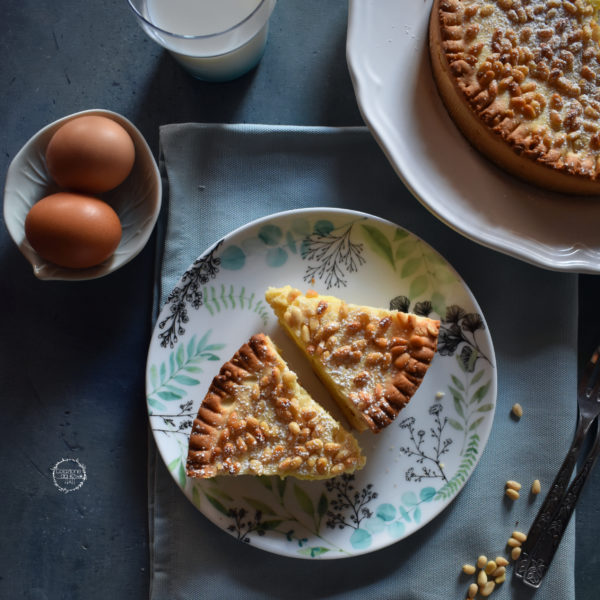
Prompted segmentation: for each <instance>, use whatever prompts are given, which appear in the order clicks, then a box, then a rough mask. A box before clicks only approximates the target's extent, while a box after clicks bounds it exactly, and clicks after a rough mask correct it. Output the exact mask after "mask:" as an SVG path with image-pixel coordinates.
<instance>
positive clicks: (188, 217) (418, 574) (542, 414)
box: [149, 124, 577, 600]
mask: <svg viewBox="0 0 600 600" xmlns="http://www.w3.org/2000/svg"><path fill="white" fill-rule="evenodd" d="M160 142H161V168H162V171H163V176H164V178H165V183H166V184H167V185H165V201H166V213H167V214H166V215H165V216H166V229H164V230H163V231H162V233H163V234H164V255H163V257H162V263H161V264H160V265H159V272H158V273H157V278H158V279H157V283H159V290H158V295H157V303H159V304H160V306H162V305H163V304H164V302H165V299H166V297H167V295H168V293H169V292H170V290H171V289H172V288H173V287H174V285H175V284H176V283H177V281H178V279H179V278H180V277H181V275H182V274H183V272H184V271H185V269H186V268H187V267H188V266H189V265H190V264H191V263H192V261H193V260H194V259H195V258H196V257H197V256H198V255H200V254H201V253H202V252H203V251H204V250H205V249H207V248H208V247H209V246H211V245H212V244H213V243H215V242H216V241H218V240H219V238H221V237H222V236H223V235H225V234H227V233H229V232H230V231H232V230H233V229H235V228H237V227H239V226H241V225H244V224H246V223H248V222H250V221H252V220H254V219H256V218H258V217H262V216H265V215H268V214H271V213H275V212H279V211H282V210H290V209H294V208H305V207H317V206H327V207H343V208H348V209H354V210H361V211H364V212H368V213H371V214H374V215H377V216H379V217H383V218H386V219H389V220H391V221H394V222H396V223H397V224H399V225H401V226H402V227H405V228H407V229H409V230H410V231H412V232H413V233H415V234H416V235H418V236H420V237H422V238H423V239H425V240H426V241H427V242H429V243H430V244H431V245H432V246H433V247H434V248H436V249H437V250H438V251H439V252H441V254H442V255H444V256H445V257H446V259H447V260H448V261H449V262H450V263H451V264H452V265H454V267H455V268H456V269H457V270H458V272H459V273H460V274H461V276H462V277H463V278H464V280H465V281H466V282H467V285H469V287H470V288H471V290H472V291H473V293H474V295H475V297H476V298H477V300H478V302H479V304H480V306H481V308H482V311H483V313H484V315H485V317H486V319H487V323H488V326H489V329H490V332H491V335H492V339H493V341H494V345H495V351H496V362H497V369H498V388H499V393H498V400H497V410H496V416H495V421H494V426H493V430H492V434H491V436H490V439H489V442H488V445H487V448H486V449H485V452H484V453H483V457H482V459H481V462H480V464H479V465H478V467H477V468H476V469H475V472H474V473H473V475H472V477H471V478H470V480H469V482H468V483H467V485H466V487H465V488H464V489H463V490H462V492H461V493H460V494H459V495H458V497H457V498H456V499H455V500H454V501H453V502H452V503H451V504H450V506H448V507H447V508H446V509H445V510H444V511H443V512H442V513H441V514H440V515H439V516H438V517H437V518H435V519H434V520H433V521H432V522H431V523H429V524H428V525H426V526H425V527H423V528H422V529H421V530H419V531H418V532H416V533H415V534H413V535H412V536H410V537H408V538H407V539H405V540H403V541H401V542H398V543H396V544H394V545H392V546H390V547H388V548H385V549H382V550H378V551H376V552H373V553H371V554H366V555H363V556H359V557H353V558H348V559H342V560H333V561H332V560H326V561H317V560H301V559H292V558H286V557H280V556H277V555H274V554H270V553H267V552H265V551H262V550H260V549H257V548H255V547H253V546H251V545H247V544H243V543H241V542H238V541H236V540H235V539H234V538H233V537H231V536H230V535H229V534H227V533H225V532H223V531H221V530H220V529H219V528H217V527H216V526H215V525H213V524H212V523H211V522H209V521H208V519H206V518H205V517H204V516H203V515H202V514H201V513H200V512H198V511H197V510H196V509H195V508H194V507H193V506H192V504H191V503H190V502H189V501H188V500H187V499H186V498H185V497H184V495H183V493H182V492H181V491H180V490H179V489H178V488H177V486H176V484H175V483H174V481H173V480H172V478H171V476H170V475H169V473H168V471H167V469H166V467H165V465H164V464H163V462H162V459H161V458H160V456H158V454H157V453H156V452H154V446H153V443H151V451H152V452H151V457H150V473H149V481H150V490H149V503H150V529H151V540H150V545H151V563H152V564H151V567H152V570H151V598H152V599H153V600H177V599H186V600H188V599H197V598H200V599H205V598H206V599H213V598H214V599H220V598H223V599H228V600H229V599H231V598H236V599H238V600H246V599H254V598H256V599H265V598H282V599H317V598H327V599H333V598H340V599H341V598H343V599H344V600H347V599H353V598H361V599H365V600H370V599H373V600H375V599H377V600H379V599H396V598H398V599H406V600H425V599H431V600H434V599H435V600H440V599H441V598H457V599H459V598H464V597H465V596H466V590H467V586H468V584H469V583H470V582H471V581H472V580H473V578H467V577H466V576H464V575H462V574H461V566H462V565H463V564H464V563H466V562H470V563H474V562H475V560H476V558H477V556H478V555H480V554H487V555H488V556H489V557H495V556H496V555H498V554H501V553H503V554H504V555H506V554H507V549H506V546H505V545H506V541H507V540H508V537H509V536H510V534H511V533H512V531H513V530H514V529H515V528H517V529H522V530H525V531H526V530H527V529H528V527H529V525H530V523H531V521H532V520H533V517H534V516H535V513H536V511H537V508H538V507H539V505H540V503H541V500H542V498H541V496H540V497H538V498H537V499H534V500H532V499H531V498H528V494H527V491H526V490H525V493H524V494H523V495H522V497H521V498H520V499H519V500H518V501H516V502H512V501H510V500H508V499H506V498H505V497H504V496H503V490H504V484H505V482H506V480H507V479H516V480H518V481H520V482H522V483H523V485H524V488H527V489H528V488H529V486H530V485H531V482H532V481H533V479H536V478H537V479H540V481H541V482H542V486H543V491H544V492H545V491H547V490H548V486H549V484H550V482H551V481H552V479H553V477H554V475H555V473H556V471H557V470H558V467H559V465H560V462H561V461H562V458H563V457H564V454H565V453H566V450H567V448H568V446H569V443H570V439H571V436H572V434H573V430H574V424H575V418H576V403H575V389H576V367H577V365H576V355H577V344H576V331H577V276H576V275H571V274H561V273H554V272H550V271H546V270H542V269H539V268H536V267H534V266H530V265H527V264H525V263H522V262H519V261H517V260H514V259H512V258H509V257H507V256H504V255H502V254H499V253H496V252H494V251H491V250H488V249H486V248H483V247H481V246H479V245H477V244H475V243H473V242H471V241H469V240H467V239H465V238H463V237H461V236H460V235H458V234H457V233H455V232H454V231H452V230H451V229H449V228H448V227H447V226H445V225H444V224H442V223H441V222H440V221H438V220H437V219H436V218H435V217H433V216H432V215H431V214H429V213H428V211H427V210H426V209H425V208H424V207H423V206H422V205H421V204H420V203H419V202H418V201H417V200H415V199H414V198H413V197H412V196H411V194H410V193H409V192H408V191H407V189H406V188H405V187H404V186H403V185H402V183H401V181H400V180H399V178H398V177H397V175H396V174H395V173H394V171H393V169H392V168H391V166H390V165H389V163H388V161H387V160H386V159H385V157H384V155H383V153H382V152H381V150H380V148H379V147H378V146H377V144H376V143H375V141H374V140H373V138H372V137H371V135H370V133H369V131H368V130H367V129H365V128H349V129H337V128H336V129H333V128H305V127H302V128H300V127H273V126H254V125H239V126H224V125H200V124H178V125H168V126H164V127H162V128H161V131H160ZM432 143H433V142H432ZM440 193H441V194H442V193H443V190H440ZM161 245H162V243H161ZM517 401H518V402H520V403H521V404H522V405H523V407H524V410H525V414H524V416H523V418H522V419H521V421H520V422H518V423H517V422H515V421H514V420H513V419H511V417H510V409H511V406H512V405H513V403H514V402H517ZM574 538H575V532H574V522H572V523H571V525H570V526H569V529H568V530H567V532H566V534H565V537H564V539H563V542H562V545H561V546H560V549H559V551H558V554H557V556H556V557H555V560H554V563H553V564H552V567H551V569H550V572H549V574H548V575H547V577H546V579H545V581H544V583H543V585H542V588H541V589H540V590H539V591H538V592H537V594H536V598H537V600H543V599H546V598H547V599H553V600H556V599H563V598H564V599H567V598H568V599H572V598H574V597H575V589H574V556H575V551H574V548H575V544H574V541H575V540H574ZM510 575H511V571H509V577H508V579H507V581H506V582H505V583H504V584H502V585H501V586H500V587H499V588H497V589H496V591H495V592H494V594H493V598H496V599H498V600H500V599H502V598H530V597H531V590H530V589H528V588H524V587H523V586H522V584H520V583H513V581H512V578H511V577H510Z"/></svg>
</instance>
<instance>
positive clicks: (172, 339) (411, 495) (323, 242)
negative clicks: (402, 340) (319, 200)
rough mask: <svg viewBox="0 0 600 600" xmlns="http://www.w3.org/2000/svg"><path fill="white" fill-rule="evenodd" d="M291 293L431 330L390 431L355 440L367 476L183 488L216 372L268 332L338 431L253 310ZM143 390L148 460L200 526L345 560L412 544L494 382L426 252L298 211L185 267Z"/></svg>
mask: <svg viewBox="0 0 600 600" xmlns="http://www.w3.org/2000/svg"><path fill="white" fill-rule="evenodd" d="M288 283H289V284H291V285H292V286H295V287H298V288H300V289H302V290H306V289H308V288H313V289H315V290H317V291H318V292H321V293H329V294H334V295H337V296H339V297H341V298H343V299H344V300H346V301H348V302H352V303H355V304H367V305H373V306H382V307H389V306H392V307H394V308H401V309H403V310H410V311H412V312H415V313H419V314H425V315H430V316H432V317H436V318H440V319H441V321H442V326H441V333H440V339H439V346H438V350H439V351H438V353H437V355H436V356H435V357H434V360H433V362H432V364H431V367H430V369H429V371H428V373H427V376H426V377H425V379H424V381H423V383H422V385H421V387H420V388H419V390H418V391H417V393H416V394H415V396H414V397H413V399H412V400H411V402H410V404H409V406H408V407H407V408H406V409H404V411H403V412H402V413H401V414H400V415H399V416H398V418H397V420H396V421H395V422H394V423H392V425H390V426H389V427H388V428H387V429H385V430H384V431H383V432H382V433H380V434H378V435H374V434H372V433H370V432H365V433H361V434H358V435H357V438H358V440H359V443H360V445H361V447H362V448H363V451H364V453H365V455H366V456H367V465H366V466H365V468H364V469H363V470H361V471H358V472H357V473H356V474H354V475H352V476H342V477H339V478H336V479H332V480H326V481H316V482H309V481H300V480H297V479H294V478H293V477H288V478H287V479H279V478H276V477H274V478H269V477H251V476H243V477H220V478H219V477H217V478H214V479H212V480H203V481H197V480H191V479H188V478H186V475H185V460H186V455H187V444H188V435H189V432H190V429H191V424H192V420H193V418H194V416H195V415H196V412H197V410H198V407H199V405H200V403H201V401H202V399H203V398H204V395H205V393H206V391H207V389H208V386H209V384H210V382H211V381H212V378H213V377H214V376H215V375H216V374H217V372H218V370H219V368H220V367H221V364H222V363H223V362H225V361H226V360H228V359H229V358H231V356H232V355H233V354H234V353H235V351H236V350H237V349H238V348H239V346H241V345H242V343H244V342H245V341H247V340H248V338H249V337H250V336H251V335H253V334H254V333H257V332H261V331H262V332H264V333H267V334H268V335H270V336H271V337H272V338H273V340H274V341H275V343H276V344H277V345H278V346H279V348H280V349H281V351H282V354H283V356H284V357H285V358H286V360H287V361H288V363H289V364H290V367H291V368H292V369H293V370H294V371H296V372H297V373H298V375H299V377H300V381H301V382H302V384H303V385H304V387H306V388H307V389H308V391H309V392H311V394H312V395H313V396H314V397H315V398H316V399H317V400H318V401H319V402H320V403H322V404H323V405H324V406H325V407H326V408H327V409H328V410H329V411H330V412H331V413H332V414H333V415H334V416H335V417H336V418H338V419H339V420H340V421H342V422H344V420H343V417H342V415H341V414H340V412H339V410H338V409H337V407H336V406H335V405H334V404H333V402H332V400H331V399H330V396H329V395H328V393H327V392H326V391H325V388H324V387H323V386H322V385H321V383H320V382H319V380H318V379H317V378H316V376H315V375H314V373H313V372H312V371H311V370H310V368H309V367H308V365H307V363H306V360H305V358H304V357H303V356H302V354H301V353H300V352H299V351H298V350H297V349H296V347H295V346H294V344H293V342H291V341H290V340H289V339H287V338H286V334H285V333H284V332H283V331H282V330H281V328H280V327H279V326H278V324H277V319H276V318H275V316H274V314H273V313H272V311H271V309H270V307H269V306H268V304H266V302H265V300H264V292H265V290H266V289H267V287H268V286H269V285H274V286H283V285H285V284H288ZM146 387H147V402H148V411H149V415H150V417H149V418H150V424H151V427H152V431H153V434H154V438H155V440H156V444H157V446H158V449H159V452H160V454H161V455H162V458H163V459H164V461H165V463H166V465H167V466H168V469H169V471H170V472H171V474H172V475H173V478H174V479H175V481H176V482H177V484H178V485H179V487H180V488H181V489H182V491H183V492H184V494H185V495H186V496H187V497H188V498H189V500H191V502H192V503H193V504H194V505H195V506H196V507H197V508H198V509H199V510H200V511H201V512H202V513H203V514H204V515H205V516H206V517H208V518H209V519H210V520H211V521H213V522H214V523H215V524H217V525H218V526H219V527H221V528H222V529H223V530H224V531H227V532H228V533H230V534H231V535H233V536H234V537H236V538H237V539H239V540H241V541H242V542H246V543H248V544H252V545H255V546H257V547H258V548H262V549H263V550H268V551H270V552H274V553H277V554H282V555H287V556H292V557H298V558H344V557H349V556H355V555H358V554H363V553H366V552H371V551H373V550H377V549H379V548H382V547H384V546H387V545H389V544H392V543H394V542H397V541H398V540H401V539H403V538H405V537H407V536H409V535H410V534H411V533H413V532H415V531H416V530H417V529H419V528H420V527H422V526H423V525H425V524H426V523H427V522H428V521H430V520H431V519H433V518H434V517H435V516H436V515H438V514H439V513H440V512H441V511H442V510H443V509H444V508H445V507H446V506H447V505H448V504H449V503H450V502H451V501H452V499H453V498H454V497H455V496H456V495H457V494H458V492H459V491H460V489H461V488H462V487H463V486H464V484H465V483H466V482H467V480H468V478H469V476H470V475H471V473H472V472H473V469H474V468H475V465H476V464H477V462H478V460H479V457H480V456H481V453H482V452H483V449H484V447H485V445H486V442H487V439H488V436H489V433H490V430H491V427H492V421H493V417H494V409H495V401H496V369H495V359H494V349H493V346H492V341H491V339H490V335H489V332H488V330H487V327H486V324H485V320H484V317H483V315H482V314H481V310H480V308H479V307H478V305H477V302H476V300H475V299H474V298H473V296H472V294H471V293H470V291H469V289H468V288H467V286H466V285H465V283H464V282H463V281H462V279H461V278H460V277H459V276H458V275H457V273H456V272H455V271H454V269H453V268H452V267H451V266H450V265H449V264H448V263H447V262H446V261H445V260H444V259H443V258H442V257H441V256H440V255H439V254H438V253H437V252H436V251H434V250H433V249H432V248H431V247H430V246H429V245H427V244H426V243H425V242H424V241H422V240H421V239H419V238H417V237H415V236H414V235H413V234H411V233H409V232H408V231H406V230H405V229H402V228H401V227H399V226H397V225H394V224H393V223H390V222H389V221H384V220H382V219H379V218H376V217H372V216H369V215H366V214H364V213H359V212H352V211H346V210H337V209H306V210H298V211H290V212H285V213H279V214H276V215H272V216H269V217H266V218H263V219H260V220H259V221H256V222H254V223H251V224H249V225H247V226H245V227H243V228H241V229H238V230H237V231H234V232H233V233H231V234H230V235H228V236H227V237H225V238H224V239H222V240H220V241H219V242H218V243H217V244H216V245H215V246H213V247H212V248H210V249H209V250H207V251H206V252H205V253H204V254H202V255H201V256H200V257H199V258H198V259H197V260H195V261H194V263H193V264H192V265H191V266H190V267H189V268H188V270H187V271H186V272H185V273H184V274H183V276H182V278H181V280H180V281H179V283H178V284H177V286H176V287H175V288H174V289H173V291H172V292H171V294H170V296H169V298H168V300H167V302H166V305H165V306H164V308H163V309H162V311H161V314H160V316H159V318H158V321H157V324H156V327H155V330H154V333H153V336H152V341H151V345H150V350H149V356H148V365H147V374H146Z"/></svg>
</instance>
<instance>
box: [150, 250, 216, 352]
mask: <svg viewBox="0 0 600 600" xmlns="http://www.w3.org/2000/svg"><path fill="white" fill-rule="evenodd" d="M221 244H222V240H221V241H220V242H219V243H218V244H217V245H216V246H214V247H213V248H212V249H211V250H210V251H209V252H208V253H206V254H205V255H203V256H200V257H198V258H197V259H196V260H195V261H194V263H193V264H192V265H191V267H190V268H189V269H188V270H187V271H186V272H185V273H184V274H183V277H182V278H181V280H180V282H179V284H178V285H177V286H175V287H174V288H173V291H172V292H171V293H170V294H169V297H168V298H167V304H166V306H165V308H163V310H162V312H161V316H160V320H159V322H158V326H157V331H158V338H159V340H160V345H161V346H162V347H163V348H166V347H167V346H169V347H171V348H173V346H174V345H175V343H176V342H177V341H178V340H179V336H182V335H183V334H184V333H185V328H184V326H183V325H184V323H187V322H188V321H189V318H190V316H189V310H188V308H189V307H190V306H191V307H192V308H194V309H196V310H197V309H198V308H200V307H201V306H202V302H203V297H202V292H201V291H200V286H201V285H204V284H205V283H208V281H209V280H211V279H214V278H215V277H216V275H217V273H218V272H219V265H220V264H221V259H220V258H217V257H216V256H215V253H216V251H217V250H218V249H219V247H220V246H221Z"/></svg>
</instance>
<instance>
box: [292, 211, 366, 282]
mask: <svg viewBox="0 0 600 600" xmlns="http://www.w3.org/2000/svg"><path fill="white" fill-rule="evenodd" d="M354 225H355V224H354V223H350V224H349V225H344V226H342V227H337V228H336V227H335V226H334V225H333V223H331V222H330V221H323V220H321V221H317V223H316V224H315V227H314V232H313V233H312V234H311V235H309V236H307V237H306V238H305V239H304V241H303V243H302V258H303V259H304V260H306V261H307V262H308V263H309V265H308V266H307V267H306V270H305V273H304V281H307V282H313V281H314V280H316V279H318V280H321V281H323V282H324V284H325V288H326V289H330V288H331V287H336V288H339V287H341V286H346V285H348V281H347V276H348V274H350V273H356V272H357V271H358V269H359V267H360V266H361V265H363V264H364V263H365V259H364V258H363V256H362V253H363V244H361V243H357V242H354V241H353V240H352V232H353V228H354Z"/></svg>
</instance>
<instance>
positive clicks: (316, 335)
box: [266, 286, 440, 433]
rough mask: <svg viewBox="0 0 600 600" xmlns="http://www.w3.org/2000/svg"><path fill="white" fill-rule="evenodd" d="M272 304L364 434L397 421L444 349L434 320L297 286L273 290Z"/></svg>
mask: <svg viewBox="0 0 600 600" xmlns="http://www.w3.org/2000/svg"><path fill="white" fill-rule="evenodd" d="M266 299H267V302H268V303H269V304H270V305H271V307H272V308H273V310H274V311H275V314H276V315H277V317H278V318H279V321H280V323H281V324H282V325H283V327H284V328H285V330H286V331H287V332H288V334H289V335H290V336H291V337H292V339H293V340H294V341H295V342H296V344H297V345H298V346H299V347H300V348H301V349H302V350H303V351H304V352H305V354H306V355H307V356H308V358H309V360H310V361H311V363H312V365H313V367H314V369H315V370H316V372H317V374H318V375H319V376H320V377H321V379H322V381H323V383H324V384H325V385H326V386H327V388H328V389H329V391H330V392H331V394H332V395H333V396H334V398H335V400H336V401H337V402H338V404H339V405H340V408H342V410H343V411H344V413H345V415H346V417H347V418H348V420H349V421H350V423H351V424H352V426H353V427H355V428H356V429H358V430H359V431H364V430H367V429H370V430H371V431H373V432H375V433H378V432H380V431H381V430H382V429H383V428H384V427H387V426H388V425H389V424H390V423H391V422H392V421H393V420H394V419H395V418H396V416H397V415H398V413H399V412H400V411H401V410H402V409H403V408H404V406H406V404H408V402H409V400H410V399H411V397H412V396H413V395H414V394H415V392H416V391H417V388H418V387H419V386H420V384H421V382H422V381H423V377H425V373H426V372H427V370H428V368H429V365H430V363H431V360H432V359H433V356H434V354H435V352H436V349H437V339H438V334H439V326H440V322H439V321H436V320H434V319H429V318H427V317H420V316H417V315H414V314H406V313H403V312H398V311H394V310H385V309H381V308H372V307H367V306H357V305H354V304H346V303H345V302H343V301H342V300H340V299H339V298H335V297H333V296H321V295H319V294H317V293H316V292H312V291H309V292H307V293H306V295H303V294H302V293H301V292H300V291H299V290H297V289H294V288H292V287H290V286H286V287H283V288H269V289H268V290H267V292H266Z"/></svg>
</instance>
